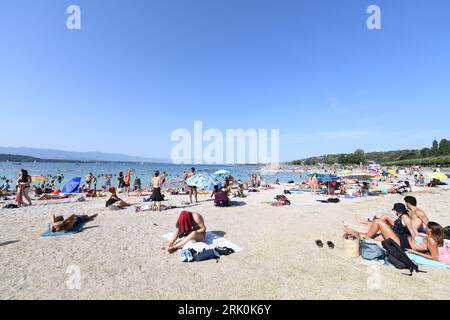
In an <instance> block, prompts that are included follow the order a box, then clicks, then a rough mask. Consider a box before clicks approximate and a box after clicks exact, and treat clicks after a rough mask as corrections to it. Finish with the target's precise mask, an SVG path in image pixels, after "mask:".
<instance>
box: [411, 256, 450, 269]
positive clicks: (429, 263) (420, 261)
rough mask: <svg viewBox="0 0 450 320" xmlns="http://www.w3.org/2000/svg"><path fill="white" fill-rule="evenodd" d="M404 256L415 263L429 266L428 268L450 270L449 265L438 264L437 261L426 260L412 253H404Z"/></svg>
mask: <svg viewBox="0 0 450 320" xmlns="http://www.w3.org/2000/svg"><path fill="white" fill-rule="evenodd" d="M406 255H407V256H408V258H410V259H411V260H412V261H414V262H415V263H417V264H420V265H423V266H429V267H434V268H445V269H450V264H446V263H442V262H439V261H435V260H431V259H427V258H424V257H422V256H419V255H417V254H414V253H409V252H408V253H406Z"/></svg>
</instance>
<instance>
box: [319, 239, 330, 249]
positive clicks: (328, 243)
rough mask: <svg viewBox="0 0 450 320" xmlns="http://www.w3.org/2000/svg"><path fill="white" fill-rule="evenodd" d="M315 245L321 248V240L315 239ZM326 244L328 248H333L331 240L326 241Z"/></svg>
mask: <svg viewBox="0 0 450 320" xmlns="http://www.w3.org/2000/svg"><path fill="white" fill-rule="evenodd" d="M316 245H317V246H318V247H319V248H323V242H322V240H316ZM327 246H328V248H330V249H334V243H333V242H331V241H327Z"/></svg>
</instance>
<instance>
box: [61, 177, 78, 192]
mask: <svg viewBox="0 0 450 320" xmlns="http://www.w3.org/2000/svg"><path fill="white" fill-rule="evenodd" d="M80 183H81V177H77V178H73V179H72V180H70V181H69V182H68V183H66V185H65V186H64V187H63V188H62V189H61V193H80Z"/></svg>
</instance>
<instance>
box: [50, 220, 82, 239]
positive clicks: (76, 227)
mask: <svg viewBox="0 0 450 320" xmlns="http://www.w3.org/2000/svg"><path fill="white" fill-rule="evenodd" d="M85 224H86V222H80V223H76V224H75V225H74V226H73V228H72V230H70V231H67V232H66V231H58V232H52V231H51V230H50V223H49V224H48V225H47V231H45V232H44V233H42V235H41V236H42V237H55V236H67V235H72V234H77V233H79V232H81V231H83V227H84V225H85Z"/></svg>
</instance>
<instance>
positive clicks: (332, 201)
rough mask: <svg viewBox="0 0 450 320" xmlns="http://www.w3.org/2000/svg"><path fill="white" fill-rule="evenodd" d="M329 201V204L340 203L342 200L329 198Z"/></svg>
mask: <svg viewBox="0 0 450 320" xmlns="http://www.w3.org/2000/svg"><path fill="white" fill-rule="evenodd" d="M327 201H328V202H329V203H338V202H339V201H340V200H339V199H338V198H329V199H328V200H327Z"/></svg>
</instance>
